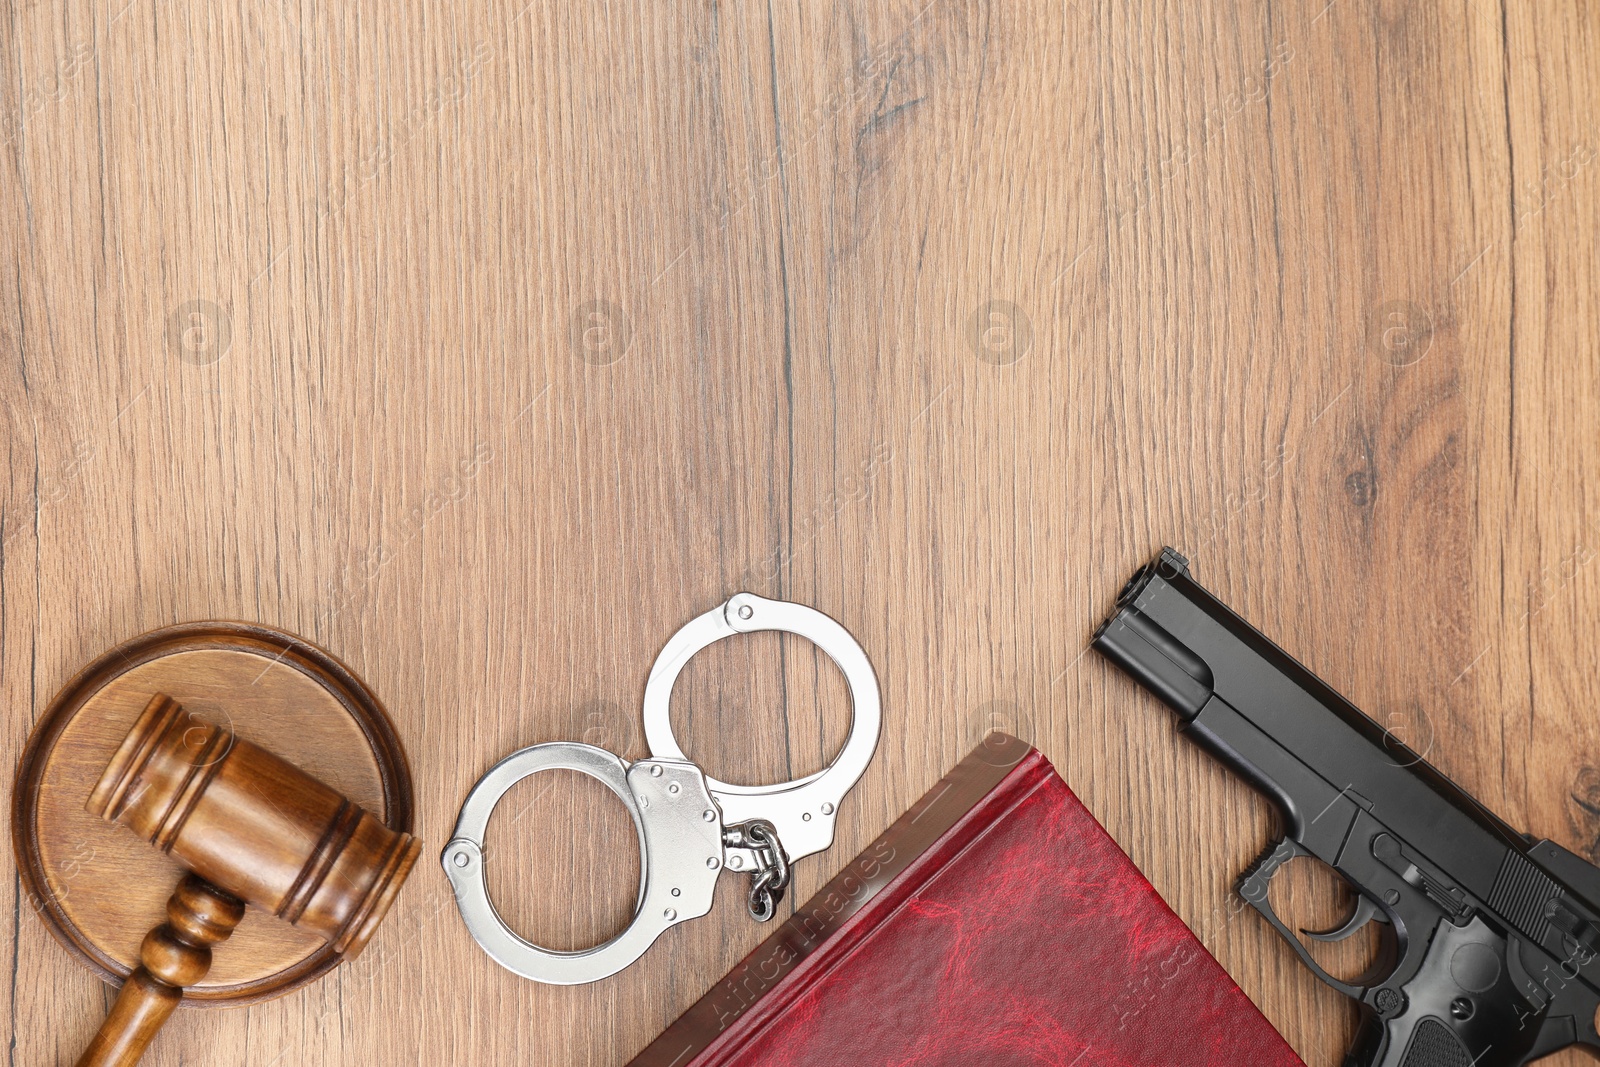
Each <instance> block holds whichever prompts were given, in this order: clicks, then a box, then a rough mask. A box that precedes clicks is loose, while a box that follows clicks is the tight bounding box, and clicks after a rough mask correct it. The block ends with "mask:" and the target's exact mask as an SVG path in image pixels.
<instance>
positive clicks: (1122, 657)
mask: <svg viewBox="0 0 1600 1067" xmlns="http://www.w3.org/2000/svg"><path fill="white" fill-rule="evenodd" d="M1094 647H1095V648H1097V649H1099V650H1100V651H1101V652H1102V653H1104V654H1105V655H1106V656H1108V657H1110V658H1111V660H1112V661H1113V662H1115V663H1116V664H1117V665H1118V666H1119V667H1121V668H1122V669H1123V670H1125V671H1127V672H1128V673H1129V674H1130V675H1132V676H1133V677H1134V679H1136V680H1137V681H1138V682H1140V683H1141V684H1143V685H1144V686H1145V687H1146V688H1147V689H1149V690H1150V691H1151V692H1152V693H1154V694H1155V695H1156V696H1158V697H1160V698H1161V699H1162V700H1163V701H1164V702H1165V703H1166V704H1167V705H1168V706H1170V707H1171V708H1172V710H1174V711H1176V712H1177V713H1178V720H1179V721H1178V729H1179V730H1181V731H1183V732H1185V733H1186V734H1188V736H1189V737H1190V738H1191V739H1193V740H1194V741H1195V742H1197V743H1198V744H1199V745H1200V746H1201V747H1203V748H1205V749H1206V750H1208V751H1209V752H1211V753H1212V755H1214V756H1216V757H1217V758H1218V759H1220V760H1221V761H1222V762H1223V763H1225V764H1227V765H1228V766H1229V767H1231V768H1232V769H1233V770H1235V771H1237V772H1238V773H1239V774H1241V775H1243V776H1244V777H1245V778H1246V779H1248V780H1249V781H1250V783H1251V784H1252V785H1254V786H1255V787H1256V788H1257V789H1258V790H1260V791H1261V792H1262V793H1264V794H1265V795H1266V796H1267V798H1268V799H1269V800H1271V801H1272V804H1273V807H1274V808H1275V809H1276V810H1277V813H1278V816H1279V821H1280V837H1279V839H1278V840H1277V841H1276V842H1274V843H1273V844H1272V845H1270V846H1268V848H1267V849H1266V851H1265V852H1263V853H1262V855H1261V858H1260V859H1258V860H1256V862H1255V863H1254V864H1252V865H1251V866H1250V868H1249V869H1247V870H1246V871H1245V873H1244V874H1243V875H1242V876H1241V877H1240V879H1239V883H1238V891H1239V894H1240V896H1242V897H1243V898H1244V900H1245V901H1247V902H1248V903H1249V904H1250V905H1251V906H1253V907H1254V908H1255V909H1256V910H1257V911H1259V912H1260V913H1261V914H1262V915H1263V916H1264V917H1265V918H1266V920H1267V921H1268V922H1269V923H1271V924H1272V926H1273V928H1274V929H1276V930H1277V931H1278V933H1279V934H1280V935H1282V936H1283V938H1284V939H1285V940H1287V941H1288V942H1289V944H1290V945H1291V946H1293V948H1294V950H1295V951H1296V952H1297V953H1298V954H1299V956H1300V959H1301V960H1302V961H1303V962H1304V963H1305V965H1306V966H1307V967H1310V968H1311V969H1312V970H1313V971H1314V972H1315V973H1316V975H1317V977H1318V978H1320V979H1322V981H1324V982H1326V983H1327V984H1328V985H1330V986H1332V987H1333V988H1335V989H1337V990H1339V991H1340V992H1341V993H1343V994H1345V995H1346V996H1348V997H1351V998H1353V999H1355V1000H1357V1001H1359V1002H1360V1004H1361V1011H1362V1025H1361V1029H1360V1033H1359V1035H1358V1036H1357V1038H1356V1042H1355V1046H1354V1048H1352V1049H1351V1051H1350V1053H1349V1055H1348V1056H1347V1057H1346V1059H1345V1064H1346V1067H1375V1065H1381V1067H1509V1065H1513V1064H1524V1063H1527V1062H1529V1061H1530V1060H1535V1059H1538V1058H1539V1057H1541V1056H1545V1055H1548V1054H1549V1053H1552V1052H1555V1051H1557V1050H1559V1049H1563V1048H1566V1047H1567V1046H1569V1045H1573V1044H1577V1043H1581V1044H1582V1045H1583V1046H1584V1047H1585V1048H1587V1049H1588V1050H1589V1052H1590V1054H1591V1055H1597V1054H1600V1052H1597V1050H1600V1034H1597V1033H1596V1031H1595V1012H1596V1009H1597V1008H1600V961H1597V959H1596V954H1597V951H1600V868H1597V867H1595V866H1593V865H1591V864H1590V863H1588V862H1587V861H1586V860H1584V859H1582V858H1580V857H1578V856H1577V855H1575V854H1573V853H1571V852H1569V851H1567V850H1566V849H1564V848H1562V847H1561V846H1560V845H1557V844H1555V843H1554V842H1552V841H1536V840H1534V839H1533V838H1532V837H1530V836H1529V835H1527V834H1522V833H1518V832H1517V831H1516V830H1514V829H1512V828H1511V827H1510V826H1509V825H1507V824H1506V823H1504V822H1502V821H1501V820H1500V819H1499V818H1498V817H1496V816H1495V815H1494V814H1493V813H1492V812H1490V811H1489V810H1488V809H1487V808H1485V807H1484V806H1483V805H1482V804H1479V803H1478V802H1477V801H1476V800H1474V799H1473V798H1472V797H1471V796H1469V795H1468V794H1467V793H1466V792H1465V791H1464V790H1462V789H1461V787H1460V786H1457V785H1456V784H1455V783H1454V782H1452V781H1450V779H1448V778H1446V777H1445V776H1444V775H1443V774H1441V773H1440V772H1439V771H1437V770H1435V769H1434V768H1433V767H1431V766H1429V765H1428V763H1427V762H1425V761H1424V760H1423V759H1422V757H1421V756H1419V755H1417V754H1416V753H1415V752H1413V751H1412V750H1411V749H1410V748H1408V747H1406V746H1405V745H1404V744H1402V743H1401V742H1400V741H1398V740H1397V739H1396V738H1395V737H1393V736H1392V734H1391V733H1390V732H1389V731H1386V730H1384V729H1383V728H1382V727H1381V726H1379V725H1378V724H1377V723H1376V722H1374V721H1373V720H1372V719H1370V718H1368V717H1367V716H1366V715H1364V714H1362V712H1361V710H1360V709H1359V708H1357V707H1356V706H1355V705H1354V704H1351V703H1350V702H1349V701H1348V700H1346V699H1345V698H1344V697H1342V696H1340V695H1339V694H1338V693H1336V692H1334V691H1333V690H1332V689H1331V688H1329V686H1328V685H1327V684H1326V683H1324V682H1323V681H1322V680H1321V679H1319V678H1318V677H1317V676H1316V675H1314V674H1312V673H1311V672H1310V671H1308V670H1306V669H1305V668H1304V667H1302V666H1301V665H1300V664H1298V663H1296V662H1295V661H1294V660H1293V659H1291V658H1290V657H1289V656H1288V655H1287V654H1286V653H1285V652H1284V651H1283V650H1282V649H1281V648H1279V647H1278V646H1277V645H1275V644H1273V643H1272V642H1271V641H1269V640H1267V639H1266V638H1265V637H1263V636H1262V635H1261V634H1260V633H1259V632H1257V631H1256V630H1255V629H1254V628H1252V627H1251V626H1250V624H1249V623H1247V622H1245V621H1244V620H1243V619H1241V618H1240V617H1239V616H1238V615H1235V614H1234V613H1233V612H1232V611H1231V610H1230V609H1229V608H1228V607H1227V606H1226V605H1225V604H1223V603H1222V602H1221V601H1220V600H1218V599H1217V598H1216V597H1214V596H1212V595H1211V594H1210V593H1208V592H1206V591H1205V590H1204V589H1202V588H1201V587H1200V585H1199V584H1198V583H1197V582H1196V581H1195V580H1194V578H1192V577H1191V576H1190V574H1189V567H1188V561H1187V560H1185V559H1184V558H1183V557H1182V556H1180V555H1178V554H1177V553H1176V552H1174V551H1173V550H1172V549H1170V548H1169V549H1166V550H1164V551H1163V552H1162V553H1161V555H1160V557H1159V558H1158V559H1156V560H1155V561H1154V562H1153V563H1150V564H1148V565H1147V566H1145V567H1143V568H1142V569H1141V570H1140V571H1139V572H1138V573H1137V574H1135V575H1134V576H1133V578H1132V579H1130V580H1129V582H1128V584H1127V585H1126V586H1125V587H1124V588H1123V590H1122V592H1121V594H1120V595H1119V596H1118V597H1117V606H1116V610H1115V611H1114V612H1113V614H1112V615H1111V617H1110V618H1109V619H1107V620H1106V622H1105V623H1104V625H1102V626H1101V627H1100V629H1099V630H1098V631H1096V632H1095V635H1094ZM1299 856H1310V857H1315V858H1316V859H1319V860H1321V861H1322V862H1323V863H1326V864H1327V865H1328V866H1330V867H1332V868H1333V869H1334V870H1335V871H1336V872H1338V874H1339V875H1340V876H1341V877H1342V878H1343V879H1344V880H1345V881H1346V882H1347V883H1348V884H1349V886H1350V888H1351V889H1352V890H1353V891H1354V893H1355V895H1356V901H1357V903H1356V907H1355V910H1354V912H1353V914H1352V915H1351V916H1350V918H1349V920H1348V921H1347V922H1346V923H1345V924H1344V925H1343V926H1342V927H1340V928H1339V929H1337V930H1332V931H1327V932H1323V933H1311V932H1309V931H1302V932H1304V933H1306V934H1307V936H1309V937H1314V938H1318V939H1320V940H1325V941H1336V940H1342V939H1343V938H1346V937H1349V936H1350V935H1352V934H1354V933H1355V932H1356V931H1357V930H1359V929H1361V928H1362V927H1364V926H1365V925H1366V924H1367V923H1369V922H1373V921H1377V922H1380V923H1385V924H1387V929H1386V930H1385V932H1384V936H1383V937H1382V938H1381V941H1382V943H1383V949H1382V950H1381V951H1380V954H1379V957H1378V959H1377V960H1376V961H1375V962H1374V964H1373V966H1372V967H1371V968H1370V969H1369V970H1368V971H1367V973H1365V974H1363V975H1362V976H1360V977H1359V978H1356V979H1355V980H1353V981H1350V982H1345V981H1340V980H1339V979H1337V978H1335V977H1333V976H1332V975H1331V974H1329V973H1328V972H1327V971H1326V970H1324V969H1323V968H1322V967H1320V966H1318V965H1317V963H1316V961H1315V960H1314V959H1312V957H1311V954H1310V953H1309V952H1308V951H1307V949H1306V946H1305V944H1304V943H1303V942H1302V941H1301V940H1300V938H1299V937H1297V936H1296V935H1295V933H1294V932H1293V931H1291V930H1290V929H1289V928H1288V927H1287V926H1286V925H1285V924H1284V922H1283V920H1282V919H1281V918H1279V917H1278V915H1277V914H1276V913H1275V912H1274V911H1273V910H1272V905H1271V903H1270V901H1269V900H1268V897H1267V886H1268V884H1269V883H1270V882H1271V880H1272V877H1273V875H1274V874H1275V873H1276V872H1277V871H1278V870H1279V869H1280V868H1281V867H1282V866H1283V864H1284V863H1286V862H1288V861H1289V860H1291V859H1294V858H1296V857H1299Z"/></svg>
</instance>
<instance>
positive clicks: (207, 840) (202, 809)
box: [87, 694, 421, 957]
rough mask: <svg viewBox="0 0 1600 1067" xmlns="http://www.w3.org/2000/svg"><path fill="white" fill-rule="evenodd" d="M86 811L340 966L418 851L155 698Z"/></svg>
mask: <svg viewBox="0 0 1600 1067" xmlns="http://www.w3.org/2000/svg"><path fill="white" fill-rule="evenodd" d="M87 807H88V810H89V812H90V813H91V814H93V815H98V816H100V817H101V818H103V819H106V820H107V821H109V822H114V823H120V824H121V825H123V826H126V827H128V828H129V829H130V830H132V831H133V832H134V833H136V834H138V835H140V836H141V837H143V838H145V839H146V840H147V841H149V842H150V843H151V844H152V845H154V846H155V847H156V848H159V849H161V850H162V851H163V852H166V853H168V854H169V855H171V856H172V857H173V858H174V859H176V860H177V861H178V862H179V863H181V864H183V865H184V866H185V867H187V868H188V869H189V870H191V871H193V872H194V873H195V874H197V875H199V876H200V877H202V878H204V879H205V880H206V881H208V882H210V883H211V884H212V885H214V886H216V887H217V888H219V889H221V890H223V891H224V892H226V893H230V894H232V895H233V896H236V897H238V898H239V899H241V900H243V901H244V902H245V903H247V904H253V905H255V906H257V907H259V908H262V909H264V910H266V911H269V912H271V913H272V914H274V915H276V916H278V917H279V918H281V919H283V920H284V921H286V922H288V923H290V924H292V925H294V926H296V927H298V928H300V929H302V930H309V931H311V932H312V933H315V934H317V935H318V936H320V937H322V938H323V939H324V940H326V941H328V942H330V943H332V945H333V947H334V949H335V951H337V952H340V953H343V954H344V955H346V956H349V957H354V956H355V955H356V954H357V953H358V952H360V951H361V949H362V947H363V946H365V945H366V943H367V940H368V939H369V938H370V937H371V936H372V934H373V931H374V930H376V929H377V926H378V923H379V922H380V921H381V920H382V919H383V916H384V914H385V913H386V912H387V911H388V910H389V905H390V904H391V903H393V901H394V898H395V894H396V893H398V892H399V891H400V886H401V884H402V883H403V882H404V881H405V880H406V876H407V875H408V874H410V873H411V867H412V865H413V864H414V863H415V862H416V859H417V853H418V852H419V851H420V849H421V843H420V842H418V841H416V840H415V839H414V838H412V836H411V835H410V834H407V833H401V832H399V831H396V830H391V829H389V828H388V827H387V826H385V825H384V824H383V822H382V821H381V820H379V819H378V818H377V817H376V816H374V815H373V814H372V813H371V812H368V811H365V810H363V809H362V808H360V807H357V806H356V805H355V804H352V803H351V802H350V801H348V800H346V799H345V798H344V797H343V796H341V795H339V793H337V792H336V791H335V790H333V789H331V788H329V787H328V786H327V785H324V784H323V783H322V782H320V781H318V780H317V779H315V778H313V777H311V776H310V775H309V774H306V773H305V772H304V771H302V770H300V769H299V768H298V767H295V766H293V765H291V764H289V763H287V762H285V761H283V760H281V759H279V758H278V757H277V756H274V755H273V754H272V753H270V752H267V751H265V750H264V749H261V748H258V747H257V746H255V745H252V744H250V743H249V742H248V741H241V740H239V738H237V737H235V736H234V735H233V733H232V732H231V731H229V730H226V729H223V728H222V727H220V726H216V725H214V724H211V723H207V722H203V721H201V720H199V719H196V718H195V717H194V716H193V715H190V714H189V713H187V712H185V711H184V710H183V708H182V706H181V705H179V704H178V703H177V702H176V701H174V700H173V699H172V698H170V697H167V696H164V695H159V694H158V695H157V696H156V697H155V698H154V699H152V700H151V701H150V704H149V705H148V706H147V707H146V708H145V710H144V712H143V713H142V714H141V715H140V716H139V720H138V721H137V722H136V723H134V726H133V729H132V730H131V731H129V733H128V736H127V738H126V739H124V740H123V742H122V745H121V746H120V747H119V748H118V749H117V753H116V755H115V756H113V757H112V758H111V762H110V763H109V764H108V765H107V766H106V770H105V773H104V774H103V775H102V776H101V777H100V781H99V782H98V784H96V785H95V787H94V791H93V792H92V793H91V794H90V796H89V802H88V804H87Z"/></svg>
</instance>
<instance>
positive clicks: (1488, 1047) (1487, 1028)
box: [1345, 916, 1549, 1067]
mask: <svg viewBox="0 0 1600 1067" xmlns="http://www.w3.org/2000/svg"><path fill="white" fill-rule="evenodd" d="M1507 951H1508V946H1507V943H1506V940H1505V938H1503V937H1501V936H1500V935H1499V934H1498V933H1496V932H1495V931H1493V930H1491V929H1490V928H1489V927H1488V926H1487V925H1486V924H1485V923H1484V921H1483V920H1482V919H1481V918H1478V917H1476V916H1475V917H1474V918H1473V919H1472V920H1471V921H1470V922H1468V923H1467V924H1466V925H1465V926H1456V925H1455V924H1454V923H1453V922H1451V921H1450V919H1448V918H1441V919H1440V920H1439V921H1438V924H1437V925H1436V926H1435V927H1434V929H1433V931H1432V932H1431V936H1430V937H1429V941H1428V948H1427V952H1426V954H1425V955H1424V957H1423V959H1422V964H1421V966H1420V967H1419V968H1418V970H1417V972H1416V974H1415V976H1414V977H1413V978H1412V979H1411V980H1410V981H1408V982H1406V984H1405V985H1404V987H1402V988H1400V989H1394V988H1392V987H1391V988H1384V989H1381V990H1379V995H1378V996H1376V997H1374V998H1372V999H1373V1000H1374V1001H1375V1003H1371V1004H1368V1005H1367V1013H1366V1017H1365V1019H1364V1020H1363V1026H1362V1029H1361V1033H1360V1035H1359V1036H1358V1037H1357V1039H1356V1043H1355V1046H1354V1048H1352V1049H1351V1051H1350V1055H1349V1056H1347V1057H1346V1058H1345V1067H1520V1065H1522V1064H1524V1063H1527V1062H1528V1061H1529V1060H1531V1059H1534V1058H1535V1056H1536V1055H1543V1052H1544V1051H1549V1050H1543V1051H1541V1050H1539V1049H1537V1048H1536V1047H1535V1046H1536V1045H1537V1043H1538V1041H1539V1037H1540V1031H1541V1028H1542V1024H1543V1023H1544V1011H1545V1008H1544V1006H1537V1005H1534V1004H1532V1003H1530V1002H1529V1001H1528V1000H1527V999H1526V998H1525V997H1524V996H1523V995H1522V994H1521V993H1520V992H1519V991H1518V989H1517V979H1516V978H1515V975H1514V969H1513V967H1511V966H1510V965H1509V964H1510V961H1509V960H1508V959H1507V955H1506V954H1507Z"/></svg>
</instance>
